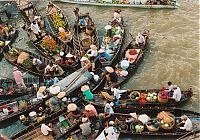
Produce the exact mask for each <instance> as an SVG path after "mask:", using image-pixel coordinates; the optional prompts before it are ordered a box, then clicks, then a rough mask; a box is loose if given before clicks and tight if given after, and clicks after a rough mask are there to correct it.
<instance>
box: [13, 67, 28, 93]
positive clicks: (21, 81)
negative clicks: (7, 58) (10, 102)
mask: <svg viewBox="0 0 200 140" xmlns="http://www.w3.org/2000/svg"><path fill="white" fill-rule="evenodd" d="M25 74H26V73H22V72H21V71H19V70H18V68H17V67H16V66H14V68H13V76H14V79H15V82H16V83H17V85H18V87H19V89H20V90H21V91H24V90H25V89H26V85H25V83H24V79H23V77H24V75H25Z"/></svg>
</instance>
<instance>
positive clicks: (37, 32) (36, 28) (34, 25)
mask: <svg viewBox="0 0 200 140" xmlns="http://www.w3.org/2000/svg"><path fill="white" fill-rule="evenodd" d="M31 30H32V31H33V33H34V34H35V35H36V38H37V40H39V39H40V35H41V31H40V28H39V25H38V24H37V22H36V21H33V22H32V23H31Z"/></svg>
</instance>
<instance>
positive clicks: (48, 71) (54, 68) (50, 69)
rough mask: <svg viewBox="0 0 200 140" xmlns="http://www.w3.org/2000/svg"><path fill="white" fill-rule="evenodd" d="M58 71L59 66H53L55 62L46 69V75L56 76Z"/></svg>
mask: <svg viewBox="0 0 200 140" xmlns="http://www.w3.org/2000/svg"><path fill="white" fill-rule="evenodd" d="M58 71H59V70H58V65H56V64H53V62H50V63H49V65H47V66H46V68H45V74H50V75H54V73H58Z"/></svg>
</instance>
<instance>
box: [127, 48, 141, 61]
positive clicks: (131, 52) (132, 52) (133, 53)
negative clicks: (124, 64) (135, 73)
mask: <svg viewBox="0 0 200 140" xmlns="http://www.w3.org/2000/svg"><path fill="white" fill-rule="evenodd" d="M139 51H140V50H139V49H128V50H127V51H126V53H125V58H127V59H128V62H129V63H131V64H132V63H133V62H135V60H136V58H137V57H138V52H139Z"/></svg>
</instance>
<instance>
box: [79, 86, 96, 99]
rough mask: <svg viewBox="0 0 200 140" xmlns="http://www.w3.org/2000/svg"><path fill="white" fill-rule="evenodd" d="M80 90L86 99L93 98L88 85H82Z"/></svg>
mask: <svg viewBox="0 0 200 140" xmlns="http://www.w3.org/2000/svg"><path fill="white" fill-rule="evenodd" d="M81 91H82V92H83V96H85V99H86V100H93V98H94V95H93V94H92V92H91V91H90V87H89V86H88V85H84V86H82V87H81Z"/></svg>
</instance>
